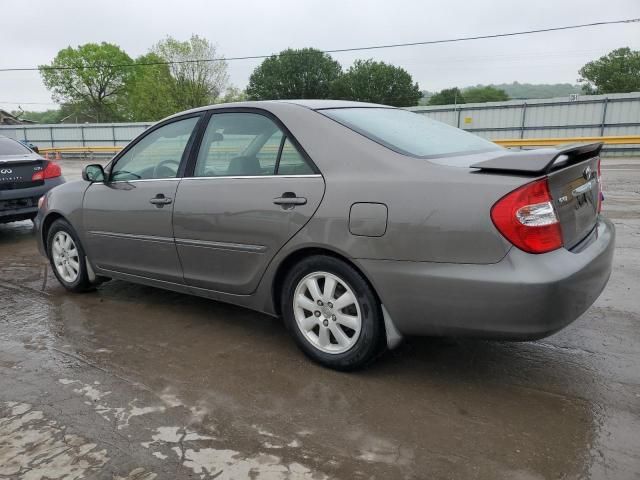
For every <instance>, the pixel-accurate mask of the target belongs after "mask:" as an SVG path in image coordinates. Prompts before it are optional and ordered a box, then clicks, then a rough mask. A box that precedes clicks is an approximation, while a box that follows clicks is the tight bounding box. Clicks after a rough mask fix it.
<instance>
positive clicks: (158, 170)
mask: <svg viewBox="0 0 640 480" xmlns="http://www.w3.org/2000/svg"><path fill="white" fill-rule="evenodd" d="M170 164H174V165H175V168H172V167H170V166H169V165H170ZM179 167H180V162H179V161H177V160H163V161H161V162H160V163H159V164H157V165H156V166H155V168H154V169H153V178H173V177H175V176H176V174H177V173H178V168H179ZM163 169H164V170H163Z"/></svg>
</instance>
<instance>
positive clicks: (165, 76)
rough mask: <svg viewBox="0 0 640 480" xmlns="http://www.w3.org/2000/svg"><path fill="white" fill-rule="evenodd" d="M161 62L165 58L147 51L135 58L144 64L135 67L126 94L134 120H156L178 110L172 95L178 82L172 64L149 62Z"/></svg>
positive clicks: (130, 116)
mask: <svg viewBox="0 0 640 480" xmlns="http://www.w3.org/2000/svg"><path fill="white" fill-rule="evenodd" d="M162 61H163V59H162V58H160V57H159V56H158V55H156V54H155V53H148V54H146V55H142V56H141V57H139V58H137V59H136V63H137V64H139V65H141V66H140V67H139V68H135V69H134V75H133V76H132V78H131V80H130V84H129V87H128V93H127V99H128V102H127V107H128V109H129V112H130V113H129V118H130V119H131V120H133V121H136V122H139V121H156V120H160V119H161V118H164V117H166V116H168V115H171V114H172V113H175V112H176V111H178V107H177V104H176V100H175V98H174V96H173V92H174V91H175V85H174V80H173V77H172V76H171V72H170V70H169V66H168V65H148V64H152V63H158V62H162ZM142 64H147V65H146V66H142Z"/></svg>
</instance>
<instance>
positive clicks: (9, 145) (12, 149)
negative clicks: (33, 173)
mask: <svg viewBox="0 0 640 480" xmlns="http://www.w3.org/2000/svg"><path fill="white" fill-rule="evenodd" d="M28 153H31V150H29V149H28V148H27V147H25V146H24V145H22V144H21V143H20V142H16V141H15V140H12V139H10V138H7V137H0V155H26V154H28Z"/></svg>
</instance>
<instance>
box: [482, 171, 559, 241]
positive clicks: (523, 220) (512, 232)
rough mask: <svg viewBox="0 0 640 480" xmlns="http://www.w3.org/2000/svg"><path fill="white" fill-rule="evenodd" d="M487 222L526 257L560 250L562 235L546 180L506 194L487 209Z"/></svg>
mask: <svg viewBox="0 0 640 480" xmlns="http://www.w3.org/2000/svg"><path fill="white" fill-rule="evenodd" d="M491 220H493V224H494V225H495V226H496V228H497V229H498V230H499V231H500V233H501V234H502V235H504V237H505V238H506V239H507V240H509V241H510V242H511V243H512V244H513V245H515V246H516V247H518V248H519V249H521V250H524V251H525V252H529V253H545V252H550V251H551V250H556V249H558V248H560V247H562V232H561V230H560V222H559V221H558V216H557V214H556V210H555V208H554V207H553V203H552V199H551V194H550V193H549V184H548V182H547V179H546V178H543V179H541V180H536V181H535V182H532V183H528V184H526V185H523V186H522V187H520V188H518V189H517V190H514V191H513V192H511V193H508V194H507V195H505V196H504V197H502V198H501V199H500V200H498V201H497V202H496V204H495V205H494V206H493V208H491Z"/></svg>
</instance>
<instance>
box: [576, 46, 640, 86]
mask: <svg viewBox="0 0 640 480" xmlns="http://www.w3.org/2000/svg"><path fill="white" fill-rule="evenodd" d="M578 81H579V82H580V83H581V84H582V89H583V91H584V92H585V93H588V94H602V93H627V92H637V91H639V90H640V51H638V50H631V49H630V48H628V47H625V48H618V49H616V50H613V51H611V52H609V53H608V54H607V55H605V56H604V57H600V58H599V59H597V60H594V61H592V62H589V63H587V64H586V65H585V66H584V67H582V68H581V69H580V78H579V79H578Z"/></svg>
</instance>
